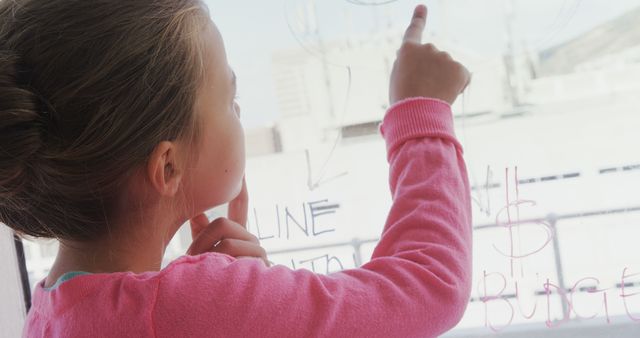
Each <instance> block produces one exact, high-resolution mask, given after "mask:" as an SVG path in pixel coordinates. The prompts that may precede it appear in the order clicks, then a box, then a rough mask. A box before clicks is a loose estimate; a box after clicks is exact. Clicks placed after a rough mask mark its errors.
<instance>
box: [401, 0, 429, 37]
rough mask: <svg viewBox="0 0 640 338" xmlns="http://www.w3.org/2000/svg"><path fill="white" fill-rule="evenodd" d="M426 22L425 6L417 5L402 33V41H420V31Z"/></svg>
mask: <svg viewBox="0 0 640 338" xmlns="http://www.w3.org/2000/svg"><path fill="white" fill-rule="evenodd" d="M426 24H427V6H425V5H418V6H416V9H415V10H414V11H413V18H412V19H411V24H409V27H408V28H407V31H406V32H405V33H404V39H403V40H404V42H413V43H416V44H421V43H422V32H423V31H424V27H425V25H426Z"/></svg>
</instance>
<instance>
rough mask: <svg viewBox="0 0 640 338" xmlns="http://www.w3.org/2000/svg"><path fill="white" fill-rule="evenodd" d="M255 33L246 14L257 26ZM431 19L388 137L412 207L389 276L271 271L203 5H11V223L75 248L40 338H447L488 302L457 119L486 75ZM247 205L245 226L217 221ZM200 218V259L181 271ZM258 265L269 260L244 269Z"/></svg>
mask: <svg viewBox="0 0 640 338" xmlns="http://www.w3.org/2000/svg"><path fill="white" fill-rule="evenodd" d="M239 19H242V18H239ZM425 20H426V7H424V6H418V7H417V8H416V10H415V12H414V16H413V19H412V21H411V25H410V26H409V28H408V29H407V31H406V34H405V37H404V42H403V44H402V46H401V48H400V49H399V50H398V59H397V61H396V63H395V65H394V69H393V74H392V78H391V87H390V103H391V104H392V106H391V108H390V109H389V110H388V112H387V113H386V115H385V117H384V120H383V123H382V124H381V126H380V131H381V133H382V135H383V137H384V139H385V141H386V145H387V155H388V161H389V164H390V176H389V183H390V188H391V193H392V196H393V205H392V207H391V210H390V213H389V216H388V218H387V220H386V223H385V226H384V230H383V233H382V237H381V239H380V242H379V244H378V245H377V247H376V248H375V250H374V252H373V255H372V257H371V261H370V262H368V263H366V264H364V265H363V266H361V267H360V268H356V269H350V270H344V271H341V272H337V273H332V274H329V275H317V274H314V273H312V272H310V271H308V270H291V269H289V268H287V267H285V266H282V265H276V266H269V264H268V261H267V259H266V254H265V251H264V250H263V249H262V248H261V247H260V244H259V242H258V240H257V239H256V237H255V236H253V235H251V234H250V233H248V232H247V231H246V229H245V223H246V217H247V200H248V198H247V188H246V185H245V181H244V165H245V162H244V143H243V130H242V127H241V125H240V121H239V114H240V113H239V107H238V105H237V104H236V103H235V102H234V93H235V75H234V74H233V72H232V71H231V70H230V68H229V66H228V64H227V59H226V55H225V50H224V45H223V40H222V38H221V36H220V34H219V32H218V30H217V28H216V26H215V25H214V24H213V23H212V22H211V20H210V16H209V13H208V10H207V8H206V7H205V5H204V4H203V3H202V2H201V1H200V0H136V1H122V0H47V1H41V0H12V1H2V2H1V3H0V59H1V62H0V221H2V222H3V223H5V224H6V225H8V226H10V227H11V228H13V229H14V230H15V231H16V232H17V233H18V234H20V235H23V236H32V237H45V238H56V239H57V240H59V242H60V249H59V252H58V255H57V258H56V261H55V263H54V265H53V267H52V268H51V272H50V273H49V275H48V277H47V278H46V279H45V280H43V281H41V282H40V283H39V284H38V285H37V287H36V289H35V292H34V297H33V304H32V307H31V310H30V312H29V314H28V317H27V323H26V327H25V331H24V332H25V333H24V335H25V336H27V337H148V336H157V337H431V336H436V335H439V334H441V333H443V332H445V331H446V330H448V329H450V328H451V327H453V326H454V325H455V324H456V323H457V322H458V321H459V320H460V318H461V316H462V314H463V312H464V310H465V308H466V304H467V302H468V297H469V293H470V281H471V207H470V196H469V185H468V181H467V175H466V169H465V164H464V161H463V159H462V148H461V146H460V144H459V143H458V142H457V141H456V138H455V136H454V133H453V118H452V115H451V111H450V104H452V103H453V102H454V101H455V100H456V98H457V96H458V95H459V93H461V92H462V91H463V90H464V88H465V87H466V85H467V83H468V82H469V73H468V72H467V71H466V70H465V68H464V67H463V66H461V65H460V64H459V63H457V62H455V61H453V60H452V59H451V57H449V55H448V54H446V53H444V52H439V51H438V50H437V49H436V48H435V47H433V46H432V45H430V44H426V45H423V44H422V43H421V34H422V31H423V29H424V25H425ZM227 202H230V204H229V215H228V217H227V218H218V219H216V220H214V221H213V222H209V220H208V219H207V218H206V216H204V214H203V213H204V211H205V210H208V209H210V208H212V207H214V206H217V205H221V204H224V203H227ZM188 220H190V221H191V222H190V224H191V229H192V234H193V244H192V245H191V247H190V248H189V250H188V252H187V255H185V256H182V257H180V258H179V259H177V260H175V261H174V262H172V263H171V264H169V265H168V266H167V267H165V268H164V269H161V261H162V257H163V253H164V250H165V248H166V246H167V243H168V242H169V241H170V240H171V238H172V237H173V236H174V234H175V233H176V231H177V230H178V228H179V227H180V226H181V225H182V224H183V223H185V222H186V221H188ZM243 257H249V258H243Z"/></svg>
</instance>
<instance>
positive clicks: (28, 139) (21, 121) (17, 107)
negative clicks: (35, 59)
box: [0, 49, 46, 203]
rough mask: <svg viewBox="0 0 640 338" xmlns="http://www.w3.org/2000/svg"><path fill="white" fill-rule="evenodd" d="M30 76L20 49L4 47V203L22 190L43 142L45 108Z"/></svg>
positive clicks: (0, 104) (0, 159)
mask: <svg viewBox="0 0 640 338" xmlns="http://www.w3.org/2000/svg"><path fill="white" fill-rule="evenodd" d="M28 75H29V74H28V72H27V71H26V70H25V68H24V66H23V65H22V60H21V58H20V56H19V55H18V54H17V53H16V52H13V51H7V50H2V49H0V187H1V189H0V199H1V200H2V201H0V203H6V202H7V199H8V198H10V197H12V196H14V195H15V194H17V193H19V192H20V189H21V187H22V186H23V185H24V183H25V181H26V180H27V179H28V175H27V174H26V172H25V171H26V170H27V168H28V167H29V166H28V164H29V161H30V160H33V157H34V155H35V154H36V153H37V152H38V150H40V148H41V147H42V145H43V136H42V135H43V132H42V131H43V128H44V126H45V122H46V120H45V119H44V117H43V112H44V110H43V109H42V104H41V100H40V98H39V96H38V95H37V94H36V93H35V92H34V91H33V90H31V89H29V86H28V82H27V81H28V80H29V79H28V78H27V77H28Z"/></svg>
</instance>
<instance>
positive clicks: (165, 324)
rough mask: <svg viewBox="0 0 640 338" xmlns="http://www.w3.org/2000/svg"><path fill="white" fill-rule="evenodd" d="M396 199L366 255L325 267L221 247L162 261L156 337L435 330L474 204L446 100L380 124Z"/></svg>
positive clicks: (466, 256) (458, 307) (451, 300)
mask: <svg viewBox="0 0 640 338" xmlns="http://www.w3.org/2000/svg"><path fill="white" fill-rule="evenodd" d="M380 131H381V132H382V134H383V136H384V138H385V141H386V144H387V149H388V161H389V164H390V172H389V183H390V188H391V193H392V196H393V205H392V206H391V210H390V212H389V215H388V218H387V220H386V223H385V226H384V230H383V233H382V237H381V239H380V242H379V244H378V245H377V247H376V248H375V250H374V252H373V255H372V257H371V261H369V262H368V263H366V264H364V265H362V266H361V267H360V268H356V269H349V270H343V271H341V272H336V273H332V274H329V275H319V274H315V273H313V272H311V271H308V270H303V269H300V270H291V269H289V268H288V267H285V266H282V265H276V266H273V267H271V268H267V267H265V266H264V264H262V263H261V262H260V261H259V260H257V259H247V258H243V259H237V260H236V259H233V258H232V257H230V256H226V255H221V254H204V255H200V256H196V257H189V258H188V259H187V260H185V261H184V262H183V263H181V264H175V265H172V266H170V267H168V268H167V270H168V271H166V272H165V275H164V276H163V278H161V279H160V282H159V285H158V291H157V301H156V305H155V309H154V312H153V316H152V318H153V323H154V329H155V330H156V334H157V336H158V337H174V336H208V337H218V336H220V337H235V336H237V337H253V336H260V337H434V336H438V335H440V334H442V333H443V332H445V331H447V330H449V329H450V328H452V327H453V326H455V325H456V323H458V321H459V320H460V318H461V317H462V314H463V313H464V310H465V309H466V306H467V303H468V300H469V294H470V289H471V286H470V284H471V205H470V194H469V184H468V180H467V173H466V168H465V164H464V161H463V159H462V149H461V147H460V145H459V143H458V142H457V141H456V139H455V136H454V133H453V119H452V115H451V110H450V107H449V105H448V104H446V103H443V102H440V101H436V100H432V99H426V98H412V99H409V100H405V101H402V102H399V103H397V104H395V105H394V106H392V107H391V108H390V109H389V111H388V112H387V115H386V116H385V118H384V121H383V123H382V124H381V126H380Z"/></svg>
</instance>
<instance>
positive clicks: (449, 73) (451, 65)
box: [389, 5, 471, 105]
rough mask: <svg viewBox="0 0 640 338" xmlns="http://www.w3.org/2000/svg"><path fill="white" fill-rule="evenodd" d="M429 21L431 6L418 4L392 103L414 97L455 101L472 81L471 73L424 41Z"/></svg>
mask: <svg viewBox="0 0 640 338" xmlns="http://www.w3.org/2000/svg"><path fill="white" fill-rule="evenodd" d="M426 22H427V8H426V7H425V6H424V5H419V6H417V7H416V9H415V11H414V13H413V18H412V19H411V24H410V25H409V27H408V28H407V30H406V32H405V34H404V38H403V42H402V46H401V47H400V49H399V50H398V53H397V59H396V61H395V63H394V64H393V70H392V72H391V81H390V87H389V103H390V104H391V105H393V104H394V103H396V102H398V101H400V100H403V99H406V98H410V97H418V96H420V97H429V98H435V99H440V100H443V101H446V102H448V103H449V104H453V103H454V102H455V100H456V98H457V97H458V95H459V94H460V93H462V92H463V91H464V89H465V88H466V87H467V85H468V84H469V81H470V79H471V75H470V73H469V71H468V70H467V69H466V68H465V67H464V66H463V65H462V64H460V63H459V62H457V61H454V60H453V59H452V58H451V56H450V55H449V54H448V53H447V52H442V51H439V50H438V49H437V48H436V47H435V46H434V45H432V44H430V43H427V44H422V33H423V31H424V28H425V26H426Z"/></svg>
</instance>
